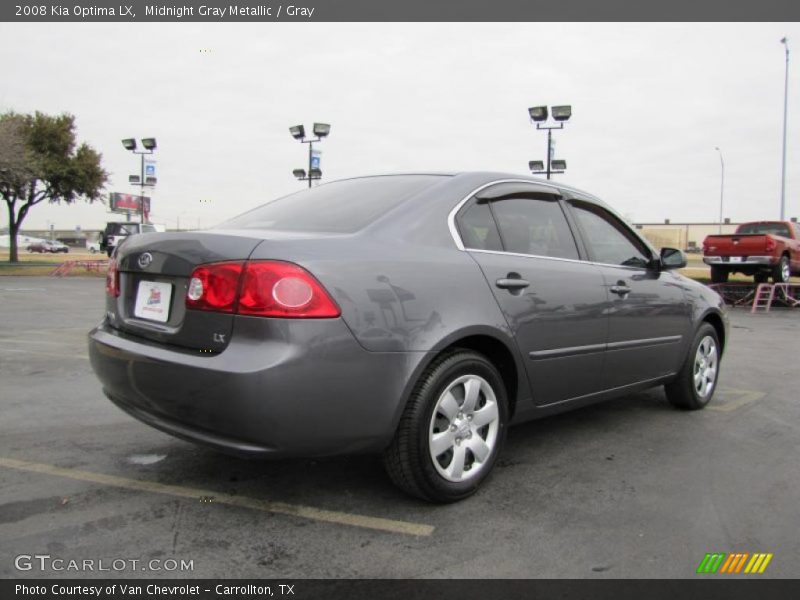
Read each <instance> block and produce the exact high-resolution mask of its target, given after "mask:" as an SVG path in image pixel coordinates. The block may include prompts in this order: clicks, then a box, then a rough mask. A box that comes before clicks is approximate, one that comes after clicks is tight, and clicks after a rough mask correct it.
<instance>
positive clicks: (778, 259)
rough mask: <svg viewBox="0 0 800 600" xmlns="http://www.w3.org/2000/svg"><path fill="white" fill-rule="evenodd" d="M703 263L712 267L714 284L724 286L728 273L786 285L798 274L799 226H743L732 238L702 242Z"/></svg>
mask: <svg viewBox="0 0 800 600" xmlns="http://www.w3.org/2000/svg"><path fill="white" fill-rule="evenodd" d="M703 262H704V263H706V264H707V265H710V266H711V281H712V282H713V283H725V282H726V281H728V275H730V274H731V273H743V274H745V275H752V276H753V277H754V278H755V281H756V283H765V282H766V281H767V278H769V277H770V276H771V277H772V281H774V282H775V283H786V282H787V281H789V277H791V276H792V275H800V227H798V225H797V223H794V222H790V221H756V222H753V223H742V224H741V225H739V227H737V228H736V233H734V234H732V235H709V236H708V237H707V238H706V239H705V240H703Z"/></svg>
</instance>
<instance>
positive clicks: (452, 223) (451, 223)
mask: <svg viewBox="0 0 800 600" xmlns="http://www.w3.org/2000/svg"><path fill="white" fill-rule="evenodd" d="M499 183H529V184H531V185H533V186H536V185H540V186H543V187H549V188H553V189H554V190H556V191H557V192H558V191H559V189H560V188H559V187H558V186H556V185H553V184H552V183H544V182H541V181H528V180H527V179H498V180H496V181H490V182H489V183H484V184H483V185H481V186H479V187H477V188H476V189H474V190H472V191H471V192H470V193H469V194H467V195H466V197H464V198H463V199H461V200H460V201H459V202H458V204H456V205H455V207H454V208H453V210H451V211H450V213H449V214H448V215H447V226H448V228H449V229H450V236H451V237H452V238H453V242H454V243H455V245H456V248H458V249H459V250H461V252H467V250H469V252H480V253H482V254H501V255H504V256H520V257H523V258H542V259H545V260H558V261H562V262H571V263H581V264H585V265H596V266H600V267H616V268H619V269H628V270H631V271H641V270H643V269H645V270H646V269H647V267H630V266H628V265H612V264H609V263H600V262H592V261H590V260H581V259H579V258H578V259H575V258H561V257H559V256H543V255H541V254H520V253H519V252H506V251H505V250H482V249H480V248H466V247H465V246H464V243H463V242H462V241H461V235H459V233H458V228H457V227H456V215H457V214H458V211H459V210H461V207H462V206H464V205H465V204H466V203H467V201H469V200H470V199H471V198H472V197H473V196H474V195H475V194H477V193H478V192H480V191H482V190H485V189H486V188H487V187H490V186H493V185H497V184H499ZM558 195H559V196H560V195H561V194H558ZM584 202H586V200H584Z"/></svg>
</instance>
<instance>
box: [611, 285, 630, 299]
mask: <svg viewBox="0 0 800 600" xmlns="http://www.w3.org/2000/svg"><path fill="white" fill-rule="evenodd" d="M609 289H610V291H611V293H612V294H617V295H618V296H622V297H625V296H627V295H628V294H630V293H631V288H629V287H628V286H627V285H625V282H624V281H618V282H617V285H612V286H611V288H609Z"/></svg>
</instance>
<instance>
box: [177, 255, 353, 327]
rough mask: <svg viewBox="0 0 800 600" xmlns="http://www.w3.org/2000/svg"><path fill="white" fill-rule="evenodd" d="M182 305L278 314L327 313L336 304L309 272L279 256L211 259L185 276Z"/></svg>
mask: <svg viewBox="0 0 800 600" xmlns="http://www.w3.org/2000/svg"><path fill="white" fill-rule="evenodd" d="M186 307H187V308H194V309H198V310H211V311H219V312H230V313H238V314H242V315H257V316H261V317H284V318H287V317H288V318H332V317H338V316H339V315H340V314H341V311H340V310H339V307H338V306H337V305H336V303H335V302H334V301H333V299H332V298H331V297H330V296H329V295H328V292H326V291H325V289H324V288H323V287H322V285H321V284H320V283H319V282H318V281H317V280H316V279H315V278H314V276H313V275H311V273H309V272H308V271H306V270H305V269H303V268H302V267H299V266H297V265H294V264H291V263H286V262H279V261H267V260H264V261H247V262H227V263H213V264H208V265H202V266H200V267H197V268H196V269H195V270H194V271H193V272H192V276H191V279H190V280H189V288H188V289H187V292H186Z"/></svg>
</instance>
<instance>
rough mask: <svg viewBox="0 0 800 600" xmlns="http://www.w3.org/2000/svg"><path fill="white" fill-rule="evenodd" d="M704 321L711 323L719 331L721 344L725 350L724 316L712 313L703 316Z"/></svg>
mask: <svg viewBox="0 0 800 600" xmlns="http://www.w3.org/2000/svg"><path fill="white" fill-rule="evenodd" d="M703 321H704V322H706V323H708V324H709V325H711V326H712V327H713V328H714V329H715V330H716V332H717V337H718V338H719V345H720V347H721V348H722V350H725V325H723V324H722V317H720V316H719V315H718V314H715V313H711V314H708V315H706V316H705V317H704V318H703Z"/></svg>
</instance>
